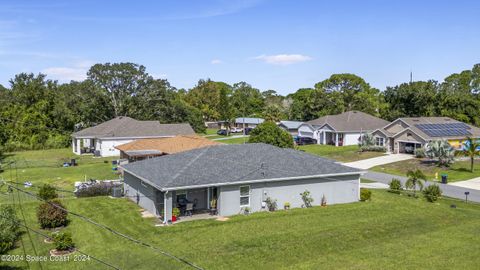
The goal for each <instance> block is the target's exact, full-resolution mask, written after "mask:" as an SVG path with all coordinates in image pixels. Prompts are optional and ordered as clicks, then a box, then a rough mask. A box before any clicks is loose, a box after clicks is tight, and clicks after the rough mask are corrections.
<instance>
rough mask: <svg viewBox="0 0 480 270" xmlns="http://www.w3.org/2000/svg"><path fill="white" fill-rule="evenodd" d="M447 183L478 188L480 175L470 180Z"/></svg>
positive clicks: (479, 186)
mask: <svg viewBox="0 0 480 270" xmlns="http://www.w3.org/2000/svg"><path fill="white" fill-rule="evenodd" d="M449 185H451V186H457V187H463V188H470V189H476V190H480V177H477V178H473V179H470V180H465V181H458V182H453V183H449Z"/></svg>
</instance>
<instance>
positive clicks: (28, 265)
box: [2, 192, 30, 269]
mask: <svg viewBox="0 0 480 270" xmlns="http://www.w3.org/2000/svg"><path fill="white" fill-rule="evenodd" d="M12 202H13V207H14V208H16V207H15V194H13V192H12ZM2 217H3V216H2ZM20 243H21V244H22V250H23V256H25V257H27V251H26V250H25V243H23V238H22V237H20ZM25 263H26V264H27V268H28V269H30V263H29V262H28V260H25Z"/></svg>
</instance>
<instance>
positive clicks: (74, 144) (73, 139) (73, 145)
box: [72, 138, 77, 154]
mask: <svg viewBox="0 0 480 270" xmlns="http://www.w3.org/2000/svg"><path fill="white" fill-rule="evenodd" d="M75 146H76V143H75V138H72V151H73V153H75V154H76V153H77V149H76V148H75Z"/></svg>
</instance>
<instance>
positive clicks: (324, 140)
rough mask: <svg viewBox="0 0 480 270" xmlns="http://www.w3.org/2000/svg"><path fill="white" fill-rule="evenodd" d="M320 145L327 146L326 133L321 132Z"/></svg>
mask: <svg viewBox="0 0 480 270" xmlns="http://www.w3.org/2000/svg"><path fill="white" fill-rule="evenodd" d="M322 144H327V133H326V132H325V130H324V131H322Z"/></svg>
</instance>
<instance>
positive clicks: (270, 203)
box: [265, 197, 277, 212]
mask: <svg viewBox="0 0 480 270" xmlns="http://www.w3.org/2000/svg"><path fill="white" fill-rule="evenodd" d="M265 203H266V204H267V208H268V211H270V212H273V211H275V210H277V200H276V199H272V198H270V197H268V198H267V199H266V200H265Z"/></svg>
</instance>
